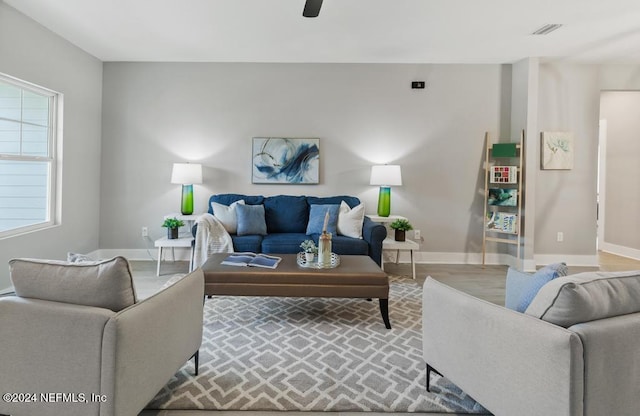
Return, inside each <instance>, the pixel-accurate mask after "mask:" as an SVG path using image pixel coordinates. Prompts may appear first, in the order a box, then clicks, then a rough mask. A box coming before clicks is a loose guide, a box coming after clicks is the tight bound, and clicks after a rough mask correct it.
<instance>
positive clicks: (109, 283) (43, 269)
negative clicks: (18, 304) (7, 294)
mask: <svg viewBox="0 0 640 416" xmlns="http://www.w3.org/2000/svg"><path fill="white" fill-rule="evenodd" d="M9 270H10V274H11V281H12V282H13V286H14V288H15V292H16V295H18V296H21V297H25V298H35V299H43V300H50V301H55V302H64V303H72V304H76V305H85V306H95V307H98V308H106V309H111V310H112V311H114V312H118V311H120V310H122V309H124V308H127V307H129V306H131V305H133V304H134V303H135V302H136V294H135V290H134V287H133V277H132V275H131V268H130V267H129V262H128V261H127V260H126V259H125V258H124V257H114V258H112V259H108V260H102V261H96V262H92V263H68V262H64V261H54V260H36V259H13V260H10V261H9Z"/></svg>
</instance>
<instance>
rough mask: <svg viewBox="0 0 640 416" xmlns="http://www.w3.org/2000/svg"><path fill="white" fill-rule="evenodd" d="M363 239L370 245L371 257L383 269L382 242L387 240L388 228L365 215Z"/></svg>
mask: <svg viewBox="0 0 640 416" xmlns="http://www.w3.org/2000/svg"><path fill="white" fill-rule="evenodd" d="M362 238H363V239H364V241H366V242H367V243H369V257H371V258H372V259H373V260H374V261H375V262H376V263H378V266H381V267H382V242H383V241H384V239H385V238H387V228H386V227H385V226H384V225H383V224H381V223H379V222H374V221H372V220H371V218H369V217H367V216H366V215H365V217H364V222H363V223H362Z"/></svg>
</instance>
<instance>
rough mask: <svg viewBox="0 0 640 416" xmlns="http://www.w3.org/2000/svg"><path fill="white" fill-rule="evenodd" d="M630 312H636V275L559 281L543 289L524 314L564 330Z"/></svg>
mask: <svg viewBox="0 0 640 416" xmlns="http://www.w3.org/2000/svg"><path fill="white" fill-rule="evenodd" d="M634 312H640V271H631V272H628V271H627V272H585V273H578V274H574V275H571V276H565V277H560V278H558V279H555V280H553V281H551V282H549V283H547V284H546V285H544V286H543V287H542V289H540V291H539V292H538V294H537V295H536V297H535V298H534V299H533V302H531V305H529V307H528V308H527V310H526V314H527V315H532V316H535V317H537V318H540V319H542V320H545V321H547V322H551V323H553V324H556V325H559V326H563V327H565V328H568V327H570V326H572V325H575V324H578V323H581V322H589V321H595V320H597V319H604V318H610V317H613V316H618V315H626V314H630V313H634Z"/></svg>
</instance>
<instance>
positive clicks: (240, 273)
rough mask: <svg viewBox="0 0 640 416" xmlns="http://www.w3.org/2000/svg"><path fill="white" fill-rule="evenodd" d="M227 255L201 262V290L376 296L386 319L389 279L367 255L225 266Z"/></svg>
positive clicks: (286, 256)
mask: <svg viewBox="0 0 640 416" xmlns="http://www.w3.org/2000/svg"><path fill="white" fill-rule="evenodd" d="M228 255H229V254H228V253H220V254H212V255H211V256H210V257H209V259H208V260H207V261H206V262H205V263H204V264H203V265H202V271H203V272H204V293H205V295H207V296H209V297H211V296H213V295H227V296H283V297H317V298H364V299H372V298H378V299H379V301H380V313H381V314H382V320H383V321H384V325H385V327H387V328H388V329H391V324H390V322H389V279H388V278H387V274H386V273H385V272H384V271H382V269H381V268H380V267H379V266H378V265H377V264H376V263H375V262H374V261H373V260H372V259H371V258H370V257H369V256H340V265H339V266H338V267H336V268H333V269H311V268H305V267H301V266H299V265H298V264H297V262H296V255H295V254H274V256H278V257H282V261H281V262H280V264H278V267H277V268H275V269H266V268H262V267H242V266H226V265H222V264H220V263H221V262H222V261H223V260H224V259H225V258H226V257H227V256H228Z"/></svg>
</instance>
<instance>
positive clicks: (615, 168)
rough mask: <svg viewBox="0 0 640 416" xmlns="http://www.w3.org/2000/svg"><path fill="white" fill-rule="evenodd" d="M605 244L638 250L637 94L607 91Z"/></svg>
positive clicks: (639, 112)
mask: <svg viewBox="0 0 640 416" xmlns="http://www.w3.org/2000/svg"><path fill="white" fill-rule="evenodd" d="M600 118H601V119H604V120H606V122H607V145H606V200H605V201H603V204H605V205H606V206H605V225H606V226H605V234H604V240H605V242H606V243H611V244H615V245H618V246H622V247H627V248H632V249H635V250H640V162H639V160H640V158H639V156H640V92H638V91H606V92H603V93H602V95H601V101H600Z"/></svg>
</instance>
